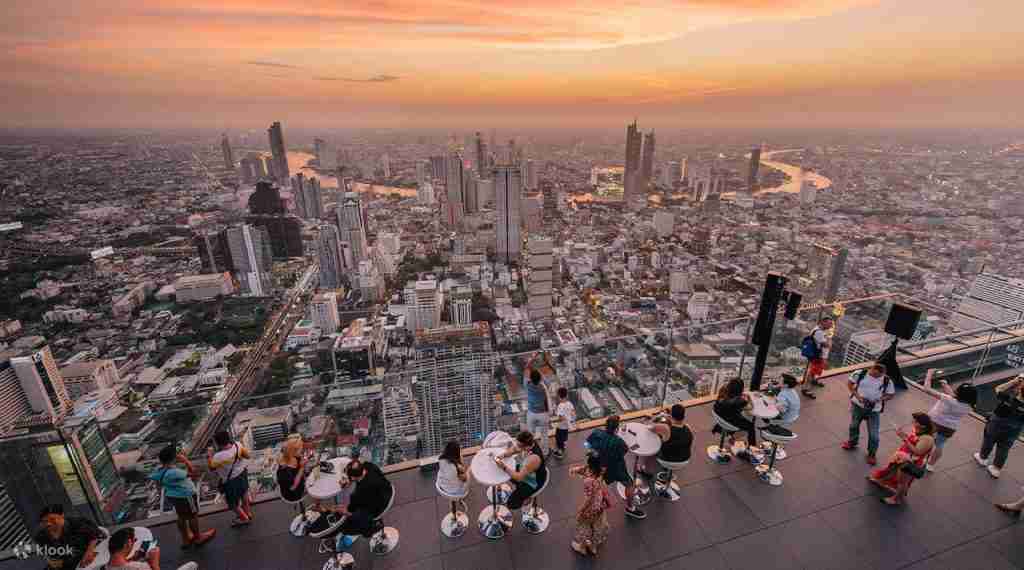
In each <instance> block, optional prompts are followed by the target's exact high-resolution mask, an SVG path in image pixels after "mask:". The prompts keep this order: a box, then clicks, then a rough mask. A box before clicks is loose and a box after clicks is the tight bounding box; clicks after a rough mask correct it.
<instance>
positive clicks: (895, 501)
mask: <svg viewBox="0 0 1024 570" xmlns="http://www.w3.org/2000/svg"><path fill="white" fill-rule="evenodd" d="M880 500H881V501H882V502H883V503H885V504H887V505H890V506H893V507H896V506H899V505H902V504H903V501H901V500H899V499H897V498H896V497H883V498H881V499H880Z"/></svg>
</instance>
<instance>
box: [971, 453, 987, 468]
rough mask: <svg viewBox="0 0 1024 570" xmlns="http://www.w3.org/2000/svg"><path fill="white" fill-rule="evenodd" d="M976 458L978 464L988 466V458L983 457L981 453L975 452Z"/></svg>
mask: <svg viewBox="0 0 1024 570" xmlns="http://www.w3.org/2000/svg"><path fill="white" fill-rule="evenodd" d="M974 460H975V461H977V462H978V465H981V466H982V467H988V459H985V458H983V457H982V456H981V454H980V453H975V454H974Z"/></svg>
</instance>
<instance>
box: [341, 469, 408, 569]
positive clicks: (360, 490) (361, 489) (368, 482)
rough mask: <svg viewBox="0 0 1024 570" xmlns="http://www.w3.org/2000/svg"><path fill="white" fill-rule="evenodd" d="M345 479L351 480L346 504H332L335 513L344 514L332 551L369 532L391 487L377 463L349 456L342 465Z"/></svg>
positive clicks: (385, 502) (382, 507)
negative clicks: (348, 460) (346, 463)
mask: <svg viewBox="0 0 1024 570" xmlns="http://www.w3.org/2000/svg"><path fill="white" fill-rule="evenodd" d="M345 474H346V475H347V476H348V478H349V480H350V481H352V482H353V483H354V484H355V489H354V490H353V491H352V496H351V497H350V498H349V501H348V506H343V507H336V508H335V509H334V510H335V511H336V512H338V513H341V514H344V515H348V516H347V518H346V519H345V522H344V523H342V525H341V534H339V535H338V539H337V542H336V543H335V545H334V549H335V551H336V552H344V551H347V550H348V549H349V547H351V546H352V544H353V543H354V542H355V541H356V540H358V539H359V537H360V536H365V537H367V538H369V537H371V536H373V533H374V531H376V530H378V529H376V528H374V519H376V518H377V517H379V516H380V515H381V514H382V513H383V512H384V509H386V508H387V507H388V503H390V502H391V495H392V494H394V492H395V489H394V487H393V486H392V485H391V482H390V481H388V480H387V477H385V476H384V472H383V471H381V470H380V467H377V465H375V464H373V463H370V462H369V461H366V462H362V461H359V460H358V459H353V460H352V462H351V463H349V464H348V467H347V468H346V469H345Z"/></svg>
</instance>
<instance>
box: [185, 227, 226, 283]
mask: <svg viewBox="0 0 1024 570" xmlns="http://www.w3.org/2000/svg"><path fill="white" fill-rule="evenodd" d="M192 243H193V244H194V245H195V246H196V250H197V254H198V255H199V262H200V263H201V264H202V267H203V269H202V271H201V273H207V274H208V273H223V272H225V271H231V269H232V266H231V248H230V247H228V242H227V235H226V234H225V233H224V232H217V233H198V232H197V233H195V234H193V235H192Z"/></svg>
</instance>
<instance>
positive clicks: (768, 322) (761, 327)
mask: <svg viewBox="0 0 1024 570" xmlns="http://www.w3.org/2000/svg"><path fill="white" fill-rule="evenodd" d="M785 288H786V278H785V277H783V276H781V275H779V274H777V273H769V274H768V277H767V278H765V281H764V292H762V293H761V308H760V310H758V312H757V322H756V323H755V324H754V334H753V335H751V338H750V342H752V343H754V344H756V345H758V346H761V344H763V343H769V342H771V341H772V328H773V327H774V326H775V313H777V312H778V310H779V301H781V300H782V291H783V290H785Z"/></svg>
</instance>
